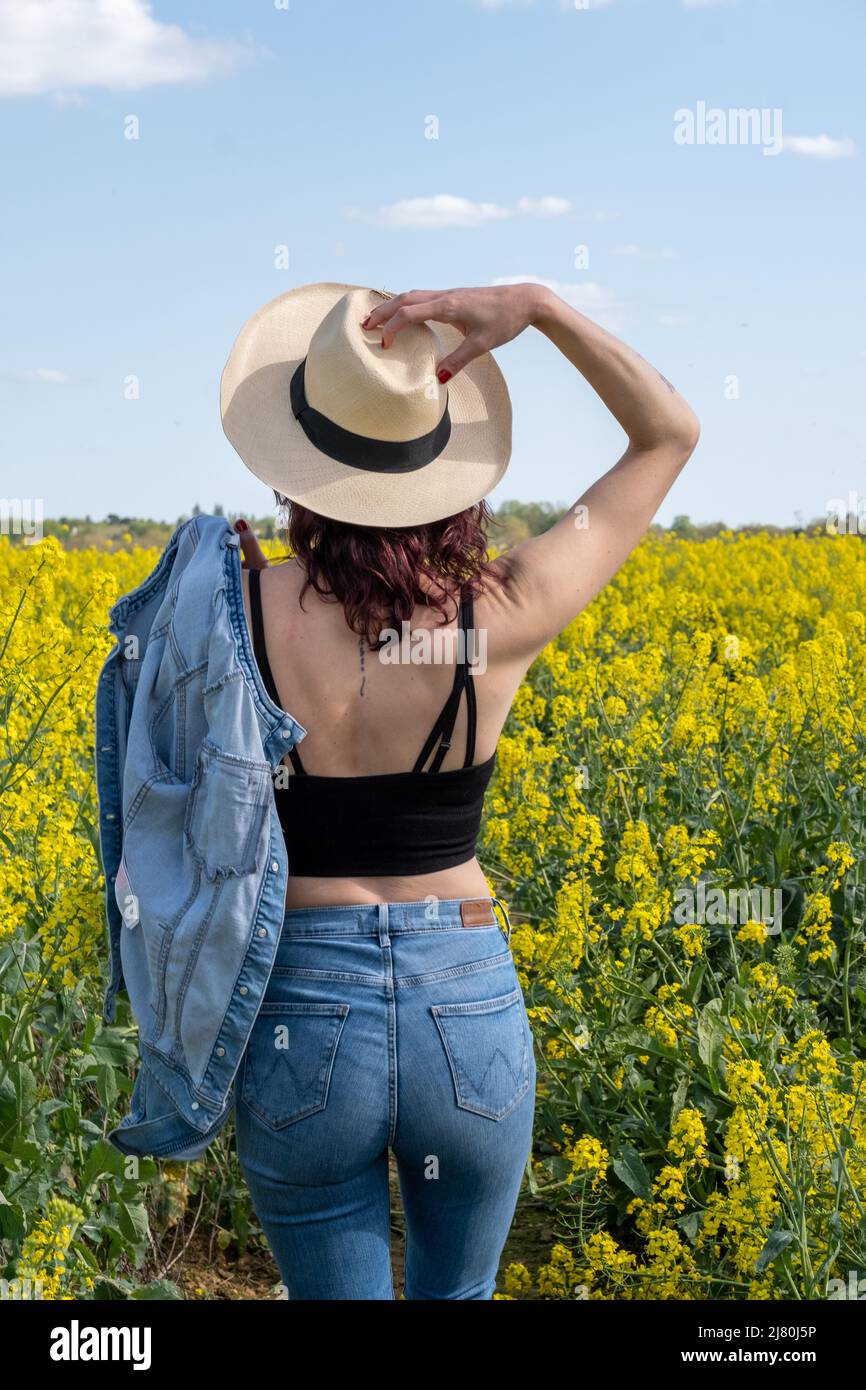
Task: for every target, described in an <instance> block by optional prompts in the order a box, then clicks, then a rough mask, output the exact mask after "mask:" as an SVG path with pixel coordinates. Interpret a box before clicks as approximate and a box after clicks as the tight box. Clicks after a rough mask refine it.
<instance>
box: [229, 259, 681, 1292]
mask: <svg viewBox="0 0 866 1390" xmlns="http://www.w3.org/2000/svg"><path fill="white" fill-rule="evenodd" d="M530 326H532V327H534V328H535V329H536V330H538V331H539V332H541V333H542V334H543V335H544V336H545V337H546V338H548V339H549V340H550V342H552V343H553V344H554V346H555V347H557V348H558V349H559V351H560V352H561V353H563V354H564V356H565V357H567V358H568V360H569V361H570V362H571V363H572V364H573V366H574V367H575V368H577V370H578V371H579V372H580V373H581V374H582V375H583V376H584V377H585V378H586V380H587V381H588V382H589V384H590V386H592V387H593V388H594V390H595V391H596V392H597V393H598V395H599V396H600V397H601V399H602V400H603V401H604V403H605V405H606V406H607V407H608V409H609V410H610V411H611V413H612V414H613V415H614V417H615V418H616V420H617V421H618V422H619V423H620V424H621V425H622V427H623V429H624V430H625V432H626V435H627V436H628V446H627V448H626V450H625V452H624V453H623V455H622V457H621V458H620V459H619V460H618V462H617V463H616V464H615V465H614V466H613V467H612V468H611V469H610V470H609V471H608V472H607V473H605V474H604V475H603V476H602V477H601V478H599V479H598V481H597V482H595V483H594V484H593V485H592V486H591V487H590V488H589V489H588V490H587V491H586V492H585V493H584V494H583V495H582V496H581V497H580V499H579V501H578V503H576V504H575V507H574V508H572V509H571V510H570V511H569V512H567V513H566V515H565V516H564V517H563V518H562V519H561V520H560V521H559V522H558V523H557V524H556V525H555V526H554V527H552V529H551V530H549V531H548V532H546V533H545V534H544V535H541V536H537V537H534V538H533V539H531V540H528V541H526V542H524V543H522V544H520V545H517V546H515V547H513V548H512V549H511V550H509V551H507V552H506V553H505V554H503V555H501V556H499V557H498V558H497V559H495V560H493V561H490V562H488V561H485V558H484V553H485V542H484V536H483V532H482V530H481V522H482V521H483V520H484V518H485V516H486V514H487V513H486V508H485V504H484V502H483V498H484V497H485V495H486V494H487V493H488V492H489V491H490V490H491V488H492V487H493V486H495V484H496V482H498V481H499V478H500V477H501V476H502V473H503V472H504V470H505V467H506V466H507V462H508V457H509V452H510V406H509V402H508V395H507V391H506V389H505V386H504V382H503V381H502V378H501V376H500V374H499V371H498V368H497V367H496V365H495V363H494V362H493V359H492V358H491V357H490V356H489V352H490V350H491V349H492V348H495V347H498V346H499V345H500V344H502V343H506V342H508V341H510V340H511V339H512V338H515V337H516V336H517V335H518V334H519V333H521V332H522V331H523V330H524V329H526V328H528V327H530ZM222 409H223V422H224V427H225V429H226V432H227V434H228V436H229V438H230V439H231V440H232V443H233V444H234V445H235V447H236V448H237V449H238V452H239V453H240V454H241V457H242V458H243V459H244V462H245V463H246V464H247V466H248V467H250V468H251V469H252V470H253V472H255V473H256V474H257V476H259V477H260V478H262V479H264V480H265V481H266V482H268V483H270V485H271V486H272V487H273V488H274V491H275V493H276V495H277V497H278V500H282V501H286V502H287V505H288V509H289V526H288V539H289V542H290V547H291V549H292V551H293V559H291V560H290V561H288V562H286V563H283V564H280V565H278V566H273V567H266V563H265V560H264V557H263V555H262V552H261V550H260V548H259V546H258V544H257V542H256V540H255V537H254V536H253V534H252V532H251V531H250V530H249V528H248V527H246V525H245V523H243V522H238V523H237V528H238V530H239V531H240V534H241V545H242V549H243V553H244V557H245V568H244V603H245V606H246V610H247V621H248V624H249V627H250V630H251V632H252V634H253V638H254V650H255V655H256V658H257V661H258V665H259V668H260V672H261V675H262V678H263V680H264V682H265V685H266V687H267V689H268V691H269V693H270V695H271V698H272V699H273V700H274V701H275V703H277V704H278V705H280V706H281V707H282V709H284V710H286V711H287V712H290V713H291V714H292V716H293V717H294V718H295V719H296V720H297V721H299V722H300V724H301V725H302V726H303V728H304V729H305V730H306V736H305V737H304V738H303V740H302V742H303V758H301V755H300V753H299V751H298V749H297V748H294V749H292V750H291V753H290V754H289V755H288V756H287V759H286V762H285V766H284V767H283V766H281V768H280V775H279V776H278V778H277V779H276V796H277V799H278V805H279V811H280V820H281V823H282V826H283V829H284V833H285V835H286V841H287V851H288V860H289V879H288V890H287V894H286V916H285V923H284V926H283V933H282V937H281V941H280V946H279V948H278V952H277V957H276V962H275V967H274V971H273V974H272V976H271V979H270V982H269V985H268V990H267V993H266V995H265V1002H264V1004H263V1006H262V1009H261V1013H260V1015H259V1017H258V1019H257V1021H256V1024H255V1027H254V1029H253V1033H252V1035H251V1038H250V1042H249V1045H248V1047H247V1050H246V1054H245V1057H244V1061H243V1064H242V1068H241V1073H240V1076H239V1084H238V1113H237V1142H238V1153H239V1158H240V1162H241V1165H242V1168H243V1171H244V1174H245V1176H246V1179H247V1181H248V1183H249V1186H250V1190H251V1194H252V1198H253V1202H254V1205H255V1208H256V1211H257V1214H258V1216H259V1219H260V1220H261V1223H262V1226H263V1228H264V1230H265V1232H266V1234H267V1236H268V1239H269V1241H270V1244H271V1247H272V1250H273V1252H274V1255H275V1258H276V1260H277V1263H278V1265H279V1267H280V1270H281V1273H282V1277H283V1279H284V1281H285V1283H286V1285H287V1288H288V1293H289V1297H290V1298H299V1299H312V1298H324V1299H352V1298H354V1299H368V1298H369V1299H390V1298H393V1297H394V1296H395V1295H394V1288H393V1284H392V1278H391V1265H390V1242H389V1235H390V1219H389V1189H388V1153H389V1149H391V1150H393V1152H394V1155H395V1158H396V1163H397V1168H398V1173H399V1180H400V1188H401V1195H402V1200H403V1205H404V1209H405V1215H406V1227H407V1243H406V1272H405V1284H404V1290H403V1292H404V1296H405V1297H406V1298H423V1299H464V1298H477V1299H489V1298H491V1297H492V1294H493V1291H494V1287H495V1277H496V1271H497V1267H498V1263H499V1259H500V1255H501V1252H502V1248H503V1245H504V1242H505V1239H506V1236H507V1233H508V1229H509V1226H510V1223H511V1220H512V1217H513V1213H514V1208H515V1204H516V1201H517V1195H518V1190H519V1187H520V1183H521V1178H522V1175H523V1172H524V1169H525V1165H526V1162H527V1158H528V1155H529V1152H530V1142H531V1129H532V1112H533V1101H534V1094H535V1076H536V1067H535V1061H534V1058H533V1055H532V1045H531V1037H530V1034H529V1029H528V1022H527V1018H526V1010H525V1006H524V1001H523V998H522V994H521V991H520V987H519V983H518V979H517V974H516V971H515V967H514V963H513V960H512V957H511V954H510V949H509V946H508V935H509V928H508V926H507V919H506V926H505V933H504V934H503V930H502V929H501V927H500V925H499V920H498V917H497V912H496V908H497V906H498V904H497V903H496V900H495V899H492V898H491V896H490V891H489V887H488V884H487V881H486V878H485V875H484V873H483V871H482V869H481V867H480V865H479V863H478V860H477V859H476V857H475V836H476V834H477V829H478V823H479V820H480V816H481V809H482V802H483V795H484V789H485V787H486V785H487V782H488V780H489V777H490V775H491V773H492V771H493V765H494V759H495V750H496V744H497V740H498V737H499V734H500V731H501V729H502V726H503V724H504V722H505V719H506V717H507V715H508V711H509V707H510V705H511V702H512V700H513V698H514V695H515V692H516V691H517V688H518V686H519V684H520V682H521V680H522V679H523V676H524V675H525V673H526V670H527V668H528V667H529V665H530V663H531V662H532V660H533V658H534V657H535V656H536V655H537V654H538V653H539V652H540V651H541V649H542V648H543V647H544V646H545V644H546V643H548V642H549V641H550V640H551V639H552V638H554V637H556V635H557V634H558V633H559V632H561V631H562V630H563V628H565V627H566V626H567V624H568V623H570V622H571V621H572V619H573V618H575V616H576V615H577V614H578V613H579V612H580V611H581V609H583V608H584V607H585V606H586V604H588V603H589V602H590V600H591V599H592V598H593V597H594V595H595V594H597V593H598V591H599V590H600V589H601V587H602V586H603V585H604V584H605V583H606V582H607V580H608V579H610V578H611V576H612V575H613V574H614V573H615V572H616V570H617V569H618V568H619V566H620V565H621V564H622V562H623V561H624V560H625V558H626V557H627V556H628V554H629V553H630V551H631V550H632V549H633V547H634V546H635V544H636V543H637V542H638V540H639V539H640V537H641V535H642V534H643V532H644V531H645V530H646V528H647V526H648V525H649V522H650V521H651V519H652V517H653V515H654V513H655V511H656V509H657V508H658V506H659V504H660V502H661V501H662V499H663V497H664V496H665V494H666V493H667V491H668V489H669V488H670V486H671V484H672V483H673V482H674V480H675V478H676V477H677V474H678V473H679V471H680V469H681V468H682V467H683V465H684V464H685V462H686V461H687V459H688V458H689V456H690V455H691V453H692V451H693V450H694V448H695V445H696V443H697V439H698V432H699V430H698V422H697V419H696V417H695V415H694V413H693V412H692V410H691V409H690V407H689V406H688V405H687V404H686V402H685V401H684V400H683V399H682V397H681V396H680V395H679V394H678V393H677V392H676V391H675V389H674V388H673V387H672V386H671V385H670V383H669V382H667V381H666V380H665V379H664V378H663V377H661V376H660V375H659V373H658V372H657V371H655V369H654V368H652V367H651V366H649V365H648V364H647V363H646V362H645V361H644V360H643V359H642V358H641V357H640V356H638V354H637V353H635V352H633V351H632V350H631V349H629V348H628V347H626V346H625V345H624V344H623V343H621V342H619V341H618V340H617V339H616V338H615V337H613V336H612V335H611V334H610V333H607V332H606V331H605V330H604V329H602V328H600V327H598V326H597V325H595V324H593V323H591V322H590V321H589V320H588V319H587V318H585V317H584V316H583V315H581V314H579V313H578V312H576V311H575V310H574V309H572V308H570V307H569V306H568V305H567V304H565V303H564V302H563V301H562V300H561V299H560V298H559V297H558V296H557V295H556V294H554V293H553V292H552V291H551V290H549V289H546V288H544V287H542V286H539V285H534V284H518V285H509V286H504V287H500V288H490V289H487V288H484V289H454V290H447V291H432V290H430V291H428V290H413V291H411V292H409V293H407V294H398V295H395V296H393V297H386V296H384V295H381V294H377V293H376V292H374V291H371V290H364V289H361V288H358V287H349V286H340V285H336V286H335V285H323V286H311V287H304V289H302V290H300V291H292V292H290V294H289V295H283V296H281V297H280V298H279V299H278V300H275V301H272V302H271V304H270V305H267V306H265V308H264V309H263V310H260V311H259V313H258V314H257V315H255V316H254V317H253V319H251V320H250V322H249V323H248V324H247V325H246V327H245V329H244V330H243V331H242V333H241V335H240V337H239V339H238V341H237V343H236V345H235V348H234V350H233V353H232V356H231V358H230V359H229V363H228V364H227V367H226V371H225V372H224V375H223V389H222ZM407 624H408V626H406V625H407ZM445 633H447V634H449V637H450V639H451V640H450V642H448V643H445V642H443V641H441V639H442V637H443V634H445ZM397 636H399V637H400V638H401V639H402V641H401V642H398V641H397V640H396V638H397ZM407 637H408V641H407V640H406V639H407ZM436 639H440V640H439V641H438V643H437V640H436ZM437 652H438V653H439V659H438V660H437V657H436V653H437ZM443 653H446V654H445V655H443ZM447 653H450V656H449V655H448V654H447ZM283 773H285V776H283V775H282V774H283Z"/></svg>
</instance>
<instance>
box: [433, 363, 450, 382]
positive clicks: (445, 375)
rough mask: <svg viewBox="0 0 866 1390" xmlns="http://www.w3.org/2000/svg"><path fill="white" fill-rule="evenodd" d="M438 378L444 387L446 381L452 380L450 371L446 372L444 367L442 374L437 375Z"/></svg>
mask: <svg viewBox="0 0 866 1390" xmlns="http://www.w3.org/2000/svg"><path fill="white" fill-rule="evenodd" d="M436 376H437V377H438V379H439V381H441V382H442V385H443V386H444V385H445V383H446V381H450V380H451V373H450V372H449V371H446V370H445V368H444V367H443V368H442V370H441V372H437V373H436Z"/></svg>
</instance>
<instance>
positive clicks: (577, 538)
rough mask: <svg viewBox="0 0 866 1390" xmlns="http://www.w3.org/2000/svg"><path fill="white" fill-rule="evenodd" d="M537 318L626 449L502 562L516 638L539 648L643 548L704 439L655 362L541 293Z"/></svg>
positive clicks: (692, 415)
mask: <svg viewBox="0 0 866 1390" xmlns="http://www.w3.org/2000/svg"><path fill="white" fill-rule="evenodd" d="M532 322H533V324H534V326H535V327H536V328H537V329H539V331H540V332H542V333H543V334H544V335H545V337H546V338H549V339H550V341H551V342H552V343H554V344H555V345H556V347H558V348H559V350H560V352H561V353H563V354H564V356H565V357H567V358H568V360H569V362H571V363H572V364H573V365H574V366H575V367H576V368H577V370H578V371H579V372H580V373H581V375H582V376H583V377H585V378H586V380H587V381H588V382H589V384H590V386H591V387H592V388H593V390H594V391H596V392H597V394H598V395H599V396H600V397H601V399H602V400H603V401H604V403H605V405H606V406H607V408H608V410H609V411H610V413H611V414H612V415H613V417H614V418H615V419H616V420H617V421H618V422H619V424H620V425H622V428H623V430H624V431H625V433H626V435H627V436H628V447H627V448H626V450H625V453H624V454H623V455H622V457H621V458H620V459H619V460H618V461H617V462H616V463H615V464H614V465H613V467H612V468H610V469H609V470H608V471H607V472H606V473H604V474H602V476H601V477H600V478H599V479H598V480H597V481H596V482H594V483H593V484H592V485H591V486H590V487H588V488H587V489H586V491H585V492H583V493H581V495H580V497H579V498H578V499H577V502H576V503H575V504H574V506H573V507H571V508H570V509H569V510H568V511H567V512H566V513H565V515H564V516H563V517H562V518H561V519H560V520H559V521H558V522H557V523H556V525H555V526H553V527H551V529H550V530H549V531H546V532H545V533H544V534H543V535H541V536H534V537H533V538H532V539H531V540H528V541H524V542H523V543H522V544H520V545H517V546H515V547H514V548H513V549H512V550H510V551H508V552H507V553H506V555H504V556H503V557H502V560H501V562H500V564H501V569H502V573H503V575H504V579H505V593H506V596H507V600H508V601H509V602H510V604H511V606H512V608H513V610H514V621H515V639H516V640H517V641H518V642H521V643H526V644H527V646H528V647H529V649H530V650H532V651H537V650H540V649H541V647H543V646H544V644H545V643H546V642H548V641H550V639H551V638H552V637H554V636H555V635H556V634H557V633H558V632H561V631H562V629H563V628H564V627H566V626H567V625H568V623H570V622H571V621H572V619H573V618H575V617H576V616H577V614H578V613H579V612H580V611H581V609H583V608H585V607H586V605H587V604H588V603H589V602H590V600H591V599H593V598H594V597H595V595H596V594H597V593H598V592H599V590H600V589H602V588H603V587H604V585H605V584H606V583H607V581H608V580H609V579H610V578H611V577H612V576H613V575H614V574H615V573H616V571H617V570H618V569H619V567H620V565H621V564H622V563H623V561H624V560H625V559H626V558H627V557H628V556H629V554H630V553H631V551H632V550H633V549H634V547H635V546H636V545H637V543H638V541H639V540H640V538H641V536H642V535H643V534H644V532H645V531H646V530H647V527H648V526H649V524H650V522H651V521H652V519H653V517H654V516H655V513H656V512H657V511H658V508H659V506H660V505H661V502H662V501H663V499H664V497H665V495H666V494H667V492H668V490H669V489H670V487H671V486H672V484H673V483H674V481H675V479H676V478H677V476H678V474H679V472H680V470H681V469H682V468H683V466H684V465H685V464H686V463H687V462H688V459H689V458H690V456H691V454H692V452H693V451H694V449H695V446H696V444H697V442H698V437H699V435H700V425H699V423H698V419H697V416H696V415H695V413H694V411H693V410H692V409H691V407H690V406H689V405H688V403H687V402H686V401H685V400H684V399H683V397H682V396H681V395H680V394H679V392H678V391H676V390H675V388H674V387H673V386H672V385H671V384H670V382H669V381H667V380H666V378H665V377H663V376H662V375H661V373H660V372H657V371H656V369H655V367H651V366H650V364H649V363H648V362H647V361H645V360H644V358H643V357H641V356H640V355H639V353H637V352H634V351H633V350H632V349H631V348H630V347H627V346H626V344H625V343H622V342H620V340H619V339H618V338H615V337H614V336H613V334H612V333H608V332H606V331H605V329H603V328H600V327H599V326H598V324H595V323H593V322H592V321H591V320H590V319H588V318H585V317H584V315H583V314H580V313H578V312H577V310H576V309H572V308H571V307H570V306H569V305H568V304H566V303H564V301H563V300H562V299H560V298H559V296H558V295H555V294H553V293H552V292H551V291H550V290H546V289H542V290H541V293H540V295H539V298H538V309H537V312H536V313H535V315H534V317H533V319H532Z"/></svg>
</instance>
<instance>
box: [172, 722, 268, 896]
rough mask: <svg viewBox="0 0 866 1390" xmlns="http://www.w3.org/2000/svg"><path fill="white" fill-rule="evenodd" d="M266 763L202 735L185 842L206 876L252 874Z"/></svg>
mask: <svg viewBox="0 0 866 1390" xmlns="http://www.w3.org/2000/svg"><path fill="white" fill-rule="evenodd" d="M271 777H272V773H271V766H270V763H266V762H258V761H254V760H253V759H251V758H238V757H234V756H233V755H232V754H230V753H224V752H223V751H222V749H220V748H217V746H216V744H214V743H211V742H210V741H209V740H208V739H205V740H204V741H203V742H202V743H201V744H200V745H199V750H198V753H197V754H196V760H195V771H194V772H193V778H192V785H191V787H190V793H189V798H188V800H187V807H186V817H185V821H184V831H185V835H186V842H187V844H188V846H189V848H190V850H191V851H192V853H193V855H194V856H195V858H196V859H197V860H198V861H199V863H200V864H201V865H202V867H203V869H204V872H205V874H206V875H207V877H208V878H211V879H214V878H219V877H227V876H228V875H230V874H236V875H243V874H249V873H252V871H253V869H254V868H255V867H256V858H257V853H258V848H259V841H260V839H261V837H262V830H263V827H264V823H265V817H266V816H267V813H268V806H269V802H270V799H271V797H272V796H273V784H272V781H271Z"/></svg>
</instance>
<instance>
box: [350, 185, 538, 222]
mask: <svg viewBox="0 0 866 1390" xmlns="http://www.w3.org/2000/svg"><path fill="white" fill-rule="evenodd" d="M344 212H345V215H346V216H347V217H352V218H355V219H357V220H359V221H364V222H375V223H377V224H378V225H379V226H380V227H416V228H422V229H425V230H426V229H429V228H436V229H438V228H441V227H480V226H481V225H482V223H484V222H498V221H501V220H502V219H503V218H505V217H510V216H511V212H510V211H509V209H508V208H503V207H499V205H498V204H497V203H473V202H472V201H471V200H470V199H469V198H455V197H454V196H453V195H452V194H450V193H437V194H435V195H434V196H433V197H431V198H402V199H401V200H400V201H399V202H397V203H387V204H386V205H385V206H384V207H381V208H379V209H378V210H377V211H376V212H373V213H367V212H365V211H364V209H363V208H345V209H344Z"/></svg>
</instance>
